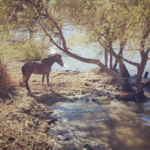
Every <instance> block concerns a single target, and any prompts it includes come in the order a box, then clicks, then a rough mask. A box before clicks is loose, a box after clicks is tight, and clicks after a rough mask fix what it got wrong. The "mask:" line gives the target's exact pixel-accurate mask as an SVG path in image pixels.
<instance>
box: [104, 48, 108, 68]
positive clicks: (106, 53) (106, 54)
mask: <svg viewBox="0 0 150 150" xmlns="http://www.w3.org/2000/svg"><path fill="white" fill-rule="evenodd" d="M107 62H108V52H107V51H105V66H106V67H107Z"/></svg>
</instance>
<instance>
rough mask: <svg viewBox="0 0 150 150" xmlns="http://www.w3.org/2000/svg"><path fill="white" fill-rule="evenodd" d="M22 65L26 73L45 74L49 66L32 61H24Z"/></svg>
mask: <svg viewBox="0 0 150 150" xmlns="http://www.w3.org/2000/svg"><path fill="white" fill-rule="evenodd" d="M23 67H24V69H25V72H26V74H32V73H33V74H46V73H48V72H49V71H50V68H49V67H48V66H47V65H45V64H41V63H36V62H32V61H28V62H26V63H25V64H24V66H23Z"/></svg>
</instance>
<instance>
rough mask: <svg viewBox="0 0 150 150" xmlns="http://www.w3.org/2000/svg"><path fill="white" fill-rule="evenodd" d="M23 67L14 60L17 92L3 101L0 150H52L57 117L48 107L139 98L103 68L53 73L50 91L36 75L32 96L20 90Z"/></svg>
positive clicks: (31, 82) (12, 69)
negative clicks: (54, 116) (52, 127)
mask: <svg viewBox="0 0 150 150" xmlns="http://www.w3.org/2000/svg"><path fill="white" fill-rule="evenodd" d="M22 65H23V62H19V61H10V62H9V65H8V72H9V73H10V75H11V78H12V80H13V83H14V85H13V86H14V87H15V91H13V92H10V93H7V97H6V98H5V99H4V98H0V101H1V103H0V150H1V149H10V150H12V149H14V150H15V149H36V150H37V149H44V150H45V149H51V148H52V147H53V144H52V142H51V139H52V137H51V136H50V135H49V129H50V128H51V123H53V122H54V121H56V118H52V117H50V114H51V113H52V111H51V110H50V109H49V108H48V107H49V106H51V105H53V104H55V103H56V102H65V101H76V100H79V99H81V100H86V101H94V102H95V103H99V104H107V103H110V101H111V100H114V99H117V100H134V101H135V99H136V96H135V94H133V93H125V92H123V91H122V88H121V87H120V86H119V85H117V84H116V82H115V81H114V80H113V79H112V77H110V76H108V75H107V74H106V73H104V72H103V71H102V70H100V69H99V68H98V69H94V70H91V71H86V72H75V71H62V72H58V71H52V72H51V74H50V89H49V88H47V86H46V81H45V84H44V86H43V88H41V80H42V76H41V75H32V76H31V78H30V80H29V86H30V88H31V91H32V94H29V93H28V92H27V90H26V88H25V87H20V82H22V81H21V79H22V73H21V67H22ZM91 95H92V96H91Z"/></svg>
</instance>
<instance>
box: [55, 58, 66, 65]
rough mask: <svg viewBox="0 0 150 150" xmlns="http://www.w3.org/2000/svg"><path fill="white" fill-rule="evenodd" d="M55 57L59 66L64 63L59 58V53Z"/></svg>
mask: <svg viewBox="0 0 150 150" xmlns="http://www.w3.org/2000/svg"><path fill="white" fill-rule="evenodd" d="M55 58H56V62H57V63H58V64H59V65H60V66H62V67H63V66H64V63H63V61H62V59H61V55H55Z"/></svg>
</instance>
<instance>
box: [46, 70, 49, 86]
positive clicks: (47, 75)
mask: <svg viewBox="0 0 150 150" xmlns="http://www.w3.org/2000/svg"><path fill="white" fill-rule="evenodd" d="M46 77H47V86H49V73H47V74H46Z"/></svg>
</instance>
